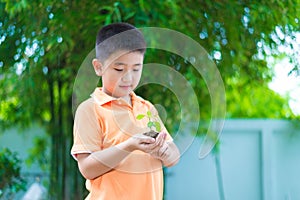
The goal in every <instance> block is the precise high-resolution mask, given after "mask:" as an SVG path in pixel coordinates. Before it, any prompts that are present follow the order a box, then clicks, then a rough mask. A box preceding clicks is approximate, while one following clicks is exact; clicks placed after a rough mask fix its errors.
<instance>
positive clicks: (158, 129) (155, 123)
mask: <svg viewBox="0 0 300 200" xmlns="http://www.w3.org/2000/svg"><path fill="white" fill-rule="evenodd" d="M154 126H155V129H156V131H157V132H160V131H161V126H160V123H159V122H154Z"/></svg>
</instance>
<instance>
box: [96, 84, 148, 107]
mask: <svg viewBox="0 0 300 200" xmlns="http://www.w3.org/2000/svg"><path fill="white" fill-rule="evenodd" d="M130 96H131V101H132V103H133V104H134V102H135V101H139V102H144V101H145V100H144V99H142V98H141V97H139V96H137V95H136V94H135V93H134V92H131V93H130ZM91 97H92V98H93V99H94V100H95V101H96V102H97V104H99V105H104V104H106V103H109V102H112V101H115V100H118V99H120V98H115V97H112V96H109V95H108V94H106V93H105V92H103V90H102V88H101V87H99V88H96V89H95V90H94V92H93V93H92V94H91Z"/></svg>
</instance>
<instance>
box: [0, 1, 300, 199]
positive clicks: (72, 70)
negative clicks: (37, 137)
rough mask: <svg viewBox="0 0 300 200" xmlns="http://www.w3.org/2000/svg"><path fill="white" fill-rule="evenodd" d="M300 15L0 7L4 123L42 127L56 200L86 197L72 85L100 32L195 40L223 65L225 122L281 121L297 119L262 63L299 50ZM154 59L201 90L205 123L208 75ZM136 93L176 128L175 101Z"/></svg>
mask: <svg viewBox="0 0 300 200" xmlns="http://www.w3.org/2000/svg"><path fill="white" fill-rule="evenodd" d="M299 9H300V6H299V1H298V0H291V1H284V2H283V1H266V0H263V1H251V2H250V1H222V2H221V1H198V2H197V1H144V0H139V1H128V0H125V1H122V2H115V1H105V2H99V1H93V0H91V1H57V0H54V1H49V0H44V1H30V2H28V1H25V0H22V1H9V0H1V3H0V13H1V14H0V15H1V20H0V28H1V29H0V47H1V48H0V87H1V90H0V96H1V102H0V125H1V127H2V128H8V127H11V126H13V125H16V124H18V125H20V126H23V127H26V126H29V125H30V124H31V123H32V122H33V121H35V122H39V123H40V124H41V125H42V126H44V127H45V128H46V129H47V134H48V135H49V137H50V138H51V149H52V152H51V162H50V166H51V167H50V172H51V184H50V185H51V190H50V192H51V197H52V199H82V196H83V195H84V189H83V187H82V186H83V185H84V184H83V180H82V178H81V176H80V174H79V173H78V169H77V166H76V163H75V162H74V161H72V158H71V156H70V155H69V151H70V148H71V145H72V124H73V116H72V109H71V105H72V88H73V83H74V80H75V77H76V73H77V70H78V67H79V66H80V64H81V63H82V61H83V60H84V58H85V57H86V56H87V55H88V53H89V52H90V51H91V50H92V48H93V47H94V40H95V35H96V33H97V31H98V29H99V27H100V26H102V25H104V24H108V23H111V22H116V21H125V22H129V23H132V24H134V25H136V26H137V27H147V26H155V27H166V28H169V29H173V30H177V31H179V32H182V33H184V34H186V35H188V36H190V37H191V38H193V39H194V40H196V41H198V42H199V43H200V44H201V45H202V46H203V47H204V48H205V49H206V50H207V52H208V54H209V55H210V56H211V57H212V58H213V60H214V61H215V62H216V64H217V67H218V69H219V71H220V72H221V75H222V77H223V80H224V83H225V87H226V93H227V99H228V101H227V107H228V112H227V115H228V117H256V118H257V117H274V118H284V117H287V116H293V115H292V113H291V111H290V109H289V108H288V107H287V102H286V100H285V99H283V98H281V97H279V96H278V95H276V94H275V93H273V92H272V91H270V89H268V87H267V82H268V81H270V80H271V77H272V73H270V69H269V68H268V66H267V63H266V61H265V60H266V57H267V56H279V52H278V51H276V48H277V47H278V46H279V45H287V46H292V47H291V48H294V47H293V45H291V42H290V40H291V39H294V38H293V37H294V36H293V34H294V32H296V31H299V18H298V13H300V10H299ZM282 34H283V35H284V36H285V37H282ZM287 36H290V37H287ZM292 56H293V55H292ZM292 56H291V62H295V59H294V57H292ZM157 60H159V61H160V62H161V63H162V64H167V65H172V66H174V69H176V70H177V71H179V72H180V73H181V74H183V75H184V76H185V77H187V79H188V80H189V81H190V83H191V84H192V86H193V88H194V89H195V91H196V93H197V96H198V101H199V105H200V107H201V115H202V116H203V117H204V119H205V118H206V119H208V118H209V117H210V109H211V106H210V96H209V92H208V91H207V89H206V85H205V82H204V81H203V80H202V77H201V76H200V75H199V74H198V73H197V72H196V71H195V70H194V69H193V68H191V67H190V64H189V63H186V62H185V61H184V59H183V58H180V57H179V56H177V55H173V54H171V53H169V52H162V51H154V50H153V51H152V50H149V51H148V52H147V57H146V62H157ZM295 63H296V62H295ZM294 71H299V66H297V65H296V64H295V68H294ZM139 93H140V94H142V95H143V96H144V97H146V98H148V99H150V100H152V101H153V102H159V103H161V104H162V105H164V106H165V107H166V110H170V113H168V121H167V125H168V127H169V128H170V129H174V127H173V126H172V124H176V123H174V121H175V122H176V121H177V120H180V119H179V118H178V115H177V113H178V109H175V106H174V104H176V103H177V101H176V97H174V96H172V93H171V92H170V91H168V90H166V89H165V88H163V87H160V86H155V87H151V88H147V90H146V89H145V88H140V89H139ZM158 93H159V94H160V93H162V94H163V95H157V94H158ZM266 95H268V98H265V96H266ZM165 96H169V97H170V98H165ZM266 106H267V107H270V109H265V107H266ZM282 108H284V109H282ZM170 119H172V120H170ZM175 128H176V127H175Z"/></svg>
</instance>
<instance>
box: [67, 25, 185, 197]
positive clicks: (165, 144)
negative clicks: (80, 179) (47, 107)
mask: <svg viewBox="0 0 300 200" xmlns="http://www.w3.org/2000/svg"><path fill="white" fill-rule="evenodd" d="M145 49H146V44H145V40H144V38H143V35H142V34H141V32H140V31H139V30H138V29H136V28H135V27H134V26H132V25H130V24H126V23H115V24H110V25H107V26H105V27H103V28H102V29H100V31H99V32H98V35H97V41H96V58H95V59H94V60H93V61H92V64H93V67H94V70H95V72H96V74H97V75H98V76H101V77H102V87H101V88H96V89H95V91H94V93H93V94H92V95H91V98H89V99H88V100H86V101H84V102H83V103H81V104H80V106H79V107H78V108H77V111H76V114H75V120H74V144H73V147H72V150H71V154H72V155H73V156H74V158H75V159H76V160H77V162H78V167H79V170H80V172H81V174H82V175H83V176H84V177H85V178H86V179H87V182H86V187H87V189H88V190H89V192H90V193H89V195H88V197H87V198H86V199H88V200H122V199H124V200H142V199H143V200H161V199H162V197H163V174H162V173H163V172H162V165H164V166H172V165H175V164H176V163H177V162H178V160H179V157H180V154H179V151H178V148H177V147H176V145H175V144H174V142H173V140H172V138H171V136H170V135H169V134H168V133H167V131H166V129H165V127H164V126H163V124H162V123H161V126H162V127H163V128H162V130H163V131H162V132H160V133H159V134H158V136H157V137H156V139H155V138H152V137H149V136H145V135H143V134H142V133H143V132H146V131H147V130H146V128H145V127H147V120H146V119H145V120H137V119H136V116H137V115H139V114H145V113H147V111H151V112H152V113H154V114H157V112H156V110H155V108H154V106H153V105H152V104H151V103H150V102H148V101H146V100H144V99H142V98H140V97H138V96H136V95H135V93H134V92H133V90H134V89H135V88H136V87H137V85H138V83H139V81H140V78H141V74H142V68H143V60H144V53H145ZM160 122H161V121H160Z"/></svg>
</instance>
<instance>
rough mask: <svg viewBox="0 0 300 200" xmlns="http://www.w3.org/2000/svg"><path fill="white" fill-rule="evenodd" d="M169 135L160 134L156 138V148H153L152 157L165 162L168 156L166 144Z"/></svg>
mask: <svg viewBox="0 0 300 200" xmlns="http://www.w3.org/2000/svg"><path fill="white" fill-rule="evenodd" d="M166 137H167V134H166V133H164V132H161V133H159V135H158V136H157V138H156V141H155V146H154V145H153V146H154V147H153V148H152V151H151V152H150V155H151V156H153V157H155V158H157V159H160V160H163V158H164V157H165V156H166V152H167V150H168V144H167V142H166Z"/></svg>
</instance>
